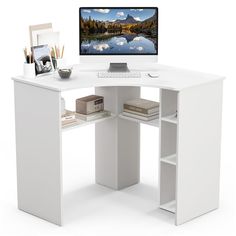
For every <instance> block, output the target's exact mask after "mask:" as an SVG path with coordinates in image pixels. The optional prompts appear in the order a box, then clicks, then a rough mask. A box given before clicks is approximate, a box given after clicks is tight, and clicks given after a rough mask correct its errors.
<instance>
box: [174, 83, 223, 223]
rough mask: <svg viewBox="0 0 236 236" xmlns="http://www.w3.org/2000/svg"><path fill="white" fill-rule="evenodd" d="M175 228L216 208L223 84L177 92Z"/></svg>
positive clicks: (206, 85)
mask: <svg viewBox="0 0 236 236" xmlns="http://www.w3.org/2000/svg"><path fill="white" fill-rule="evenodd" d="M178 102H179V103H178V143H177V193H176V201H177V206H176V207H177V211H176V224H177V225H179V224H182V223H184V222H186V221H189V220H191V219H193V218H195V217H197V216H200V215H202V214H205V213H207V212H209V211H212V210H214V209H216V208H218V205H219V176H220V150H221V148H220V147H221V113H222V81H217V82H213V83H209V84H205V85H201V86H196V87H192V88H189V89H185V90H183V91H180V93H179V101H178Z"/></svg>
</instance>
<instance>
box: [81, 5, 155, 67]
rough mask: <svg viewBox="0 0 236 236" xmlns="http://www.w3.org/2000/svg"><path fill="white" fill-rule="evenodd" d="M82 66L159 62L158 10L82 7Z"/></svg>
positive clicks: (148, 8)
mask: <svg viewBox="0 0 236 236" xmlns="http://www.w3.org/2000/svg"><path fill="white" fill-rule="evenodd" d="M79 32H80V34H79V48H80V61H81V62H89V63H91V62H110V63H114V62H116V63H130V62H131V63H138V62H142V63H149V62H157V55H158V8H157V7H129V8H127V7H106V8H98V7H81V8H80V9H79Z"/></svg>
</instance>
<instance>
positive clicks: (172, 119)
mask: <svg viewBox="0 0 236 236" xmlns="http://www.w3.org/2000/svg"><path fill="white" fill-rule="evenodd" d="M161 120H163V121H167V122H170V123H173V124H177V117H176V114H172V115H168V116H164V117H162V118H161Z"/></svg>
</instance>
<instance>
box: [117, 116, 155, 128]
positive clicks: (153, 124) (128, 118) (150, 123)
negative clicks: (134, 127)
mask: <svg viewBox="0 0 236 236" xmlns="http://www.w3.org/2000/svg"><path fill="white" fill-rule="evenodd" d="M119 117H120V118H122V119H125V120H130V121H133V122H137V123H142V124H146V125H151V126H155V127H159V119H154V120H150V121H144V120H140V119H136V118H133V117H129V116H125V115H123V114H122V113H121V114H120V115H119Z"/></svg>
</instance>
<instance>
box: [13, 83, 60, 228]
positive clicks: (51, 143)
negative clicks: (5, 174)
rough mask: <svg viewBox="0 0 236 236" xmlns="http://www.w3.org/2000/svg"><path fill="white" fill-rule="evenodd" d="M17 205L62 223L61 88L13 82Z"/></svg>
mask: <svg viewBox="0 0 236 236" xmlns="http://www.w3.org/2000/svg"><path fill="white" fill-rule="evenodd" d="M14 89H15V122H16V157H17V188H18V208H19V209H20V210H23V211H25V212H27V213H30V214H32V215H35V216H38V217H40V218H42V219H45V220H47V221H49V222H52V223H55V224H58V225H61V198H62V181H61V179H62V178H61V176H62V173H61V121H60V102H61V101H60V96H61V94H60V92H55V91H52V90H48V89H43V88H39V87H35V86H31V85H28V84H24V83H19V82H14Z"/></svg>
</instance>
